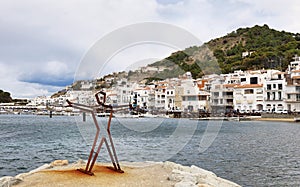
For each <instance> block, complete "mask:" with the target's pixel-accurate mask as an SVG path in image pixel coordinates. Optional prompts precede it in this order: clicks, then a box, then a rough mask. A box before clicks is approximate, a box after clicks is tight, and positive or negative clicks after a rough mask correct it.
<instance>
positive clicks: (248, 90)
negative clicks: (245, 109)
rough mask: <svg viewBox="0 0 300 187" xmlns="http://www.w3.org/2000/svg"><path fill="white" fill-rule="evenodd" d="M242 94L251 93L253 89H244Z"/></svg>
mask: <svg viewBox="0 0 300 187" xmlns="http://www.w3.org/2000/svg"><path fill="white" fill-rule="evenodd" d="M244 94H253V89H246V90H245V91H244Z"/></svg>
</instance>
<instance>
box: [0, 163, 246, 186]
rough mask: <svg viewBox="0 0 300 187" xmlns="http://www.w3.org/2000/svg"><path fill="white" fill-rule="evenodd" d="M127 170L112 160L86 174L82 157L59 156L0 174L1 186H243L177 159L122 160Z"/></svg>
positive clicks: (97, 164) (98, 164)
mask: <svg viewBox="0 0 300 187" xmlns="http://www.w3.org/2000/svg"><path fill="white" fill-rule="evenodd" d="M120 164H121V168H122V170H124V173H117V172H115V171H112V170H110V169H107V166H111V164H110V163H96V165H95V167H94V168H93V172H94V174H95V175H94V176H89V175H86V174H83V173H81V172H79V171H77V169H79V168H84V167H85V162H83V161H82V160H79V161H78V162H76V163H73V164H68V161H67V160H56V161H54V162H52V163H51V164H44V165H43V166H41V167H39V168H37V169H34V170H32V171H30V172H28V173H22V174H19V175H16V176H15V177H10V176H6V177H2V178H0V186H1V187H2V186H17V187H27V186H28V187H29V186H43V187H52V186H53V184H55V185H56V186H67V187H68V186H70V187H71V186H133V187H134V186H175V187H184V186H195V187H197V186H198V187H212V186H226V187H240V185H238V184H236V183H234V182H231V181H229V180H226V179H223V178H220V177H218V176H216V175H215V174H214V173H212V172H210V171H207V170H204V169H201V168H199V167H197V166H190V167H189V166H183V165H180V164H176V163H174V162H169V161H166V162H121V163H120Z"/></svg>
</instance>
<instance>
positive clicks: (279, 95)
mask: <svg viewBox="0 0 300 187" xmlns="http://www.w3.org/2000/svg"><path fill="white" fill-rule="evenodd" d="M278 99H279V100H281V99H282V98H281V92H278Z"/></svg>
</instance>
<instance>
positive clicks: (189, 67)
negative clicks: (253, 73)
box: [150, 25, 300, 78]
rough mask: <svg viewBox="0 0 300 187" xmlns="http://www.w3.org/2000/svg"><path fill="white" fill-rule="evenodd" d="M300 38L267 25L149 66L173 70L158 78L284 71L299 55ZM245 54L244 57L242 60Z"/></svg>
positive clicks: (234, 33) (245, 30) (246, 30)
mask: <svg viewBox="0 0 300 187" xmlns="http://www.w3.org/2000/svg"><path fill="white" fill-rule="evenodd" d="M299 48H300V34H299V33H297V34H293V33H289V32H285V31H276V30H274V29H270V28H269V26H268V25H263V26H258V25H256V26H254V27H251V28H240V29H238V30H236V31H233V32H231V33H229V34H227V35H226V36H224V37H221V38H217V39H213V40H211V41H209V42H207V43H205V44H204V45H203V46H201V47H199V46H194V47H190V48H187V49H185V50H183V51H177V52H175V53H173V54H171V55H170V56H169V57H167V58H165V59H163V60H161V61H158V62H155V63H153V64H151V65H150V66H167V67H168V66H174V68H173V69H172V70H167V71H166V72H162V73H159V74H157V75H155V76H157V77H164V78H166V77H169V76H168V75H172V76H177V75H178V74H180V73H182V72H186V71H190V72H192V75H193V77H194V78H199V77H201V76H202V75H203V74H209V73H218V71H217V70H218V69H219V68H218V66H219V67H220V71H221V72H222V73H229V72H233V71H234V70H239V69H241V70H250V69H251V70H255V69H262V68H265V69H269V68H273V69H278V70H285V69H286V68H287V66H288V64H289V62H290V61H291V60H292V58H293V56H294V55H300V51H299V50H298V49H299ZM242 54H244V57H243V56H242Z"/></svg>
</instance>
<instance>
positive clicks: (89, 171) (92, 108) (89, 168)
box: [67, 91, 131, 175]
mask: <svg viewBox="0 0 300 187" xmlns="http://www.w3.org/2000/svg"><path fill="white" fill-rule="evenodd" d="M100 94H101V95H102V96H103V100H102V101H101V98H100V97H99V95H100ZM95 97H96V101H97V103H98V105H96V106H88V105H84V104H79V103H72V102H71V101H69V100H67V103H68V104H69V106H71V107H73V108H76V109H79V110H81V111H82V112H87V113H91V115H92V118H93V121H94V124H95V126H96V135H95V138H94V142H93V145H92V149H91V151H90V155H89V158H88V162H87V164H86V167H85V169H78V171H80V172H83V173H85V174H88V175H94V174H93V172H92V169H93V166H94V164H95V162H96V160H97V157H98V155H99V152H100V149H101V147H102V145H103V143H104V144H105V145H106V148H107V151H108V153H109V156H110V159H111V162H112V164H113V167H109V168H110V169H113V170H114V171H117V172H120V173H123V172H124V171H123V170H122V169H121V167H120V164H119V161H118V157H117V153H116V149H115V146H114V143H113V139H112V137H111V133H110V125H111V120H112V117H113V112H114V108H122V107H123V108H124V107H125V106H126V107H128V105H121V106H116V107H113V106H112V105H107V104H105V102H106V93H105V92H103V91H100V92H98V93H96V94H95ZM99 108H101V109H103V110H104V111H109V112H110V115H109V119H108V122H107V127H106V131H107V134H108V140H109V142H108V141H107V139H106V137H104V136H102V138H101V140H100V143H99V145H98V147H97V150H96V151H95V148H96V146H97V142H98V139H99V134H100V127H99V124H98V121H97V119H96V115H95V113H96V112H97V109H99ZM129 108H131V106H130V105H129ZM109 143H110V144H109Z"/></svg>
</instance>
